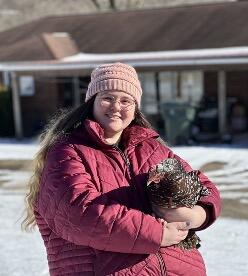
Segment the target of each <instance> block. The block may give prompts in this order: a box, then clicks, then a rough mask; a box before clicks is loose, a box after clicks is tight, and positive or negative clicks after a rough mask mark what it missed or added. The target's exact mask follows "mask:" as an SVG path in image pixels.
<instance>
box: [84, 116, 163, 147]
mask: <svg viewBox="0 0 248 276" xmlns="http://www.w3.org/2000/svg"><path fill="white" fill-rule="evenodd" d="M80 129H81V128H80ZM81 130H82V131H87V133H88V136H89V141H90V142H91V143H92V141H93V142H94V144H96V145H99V146H101V147H109V145H108V144H106V141H105V139H104V131H103V129H102V127H101V126H100V125H99V124H98V123H97V122H95V121H92V120H89V119H86V120H85V122H84V124H83V129H81ZM84 133H85V132H84ZM158 136H159V135H158V133H157V132H156V131H154V130H153V129H148V128H144V127H141V126H137V125H132V126H129V127H127V128H126V129H124V131H123V133H122V138H121V140H122V143H123V145H124V147H125V148H127V147H130V146H136V145H137V144H139V143H141V142H143V141H144V140H146V139H148V138H152V137H153V138H157V137H158Z"/></svg>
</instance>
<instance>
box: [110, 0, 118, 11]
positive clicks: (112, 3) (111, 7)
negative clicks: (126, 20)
mask: <svg viewBox="0 0 248 276" xmlns="http://www.w3.org/2000/svg"><path fill="white" fill-rule="evenodd" d="M109 7H110V9H111V10H115V11H116V10H117V7H116V3H115V0H109Z"/></svg>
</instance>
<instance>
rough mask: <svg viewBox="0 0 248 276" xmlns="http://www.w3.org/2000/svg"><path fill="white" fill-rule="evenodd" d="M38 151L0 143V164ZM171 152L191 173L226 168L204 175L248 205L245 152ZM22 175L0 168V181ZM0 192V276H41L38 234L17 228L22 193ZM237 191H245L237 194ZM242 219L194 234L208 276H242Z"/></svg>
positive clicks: (245, 246) (246, 268)
mask: <svg viewBox="0 0 248 276" xmlns="http://www.w3.org/2000/svg"><path fill="white" fill-rule="evenodd" d="M37 149H38V147H37V145H35V144H27V143H22V144H18V143H12V142H8V141H6V142H4V143H2V142H1V141H0V160H3V159H5V160H9V159H15V160H17V159H21V160H29V159H32V158H33V157H34V154H35V152H36V151H37ZM173 151H174V152H175V153H177V154H178V155H179V156H181V157H182V158H184V159H185V160H187V161H188V162H189V163H190V164H191V166H192V167H193V168H195V169H198V168H200V167H201V166H202V165H205V164H207V163H211V162H223V163H226V165H225V166H224V167H223V168H221V169H219V170H215V171H209V172H207V173H206V174H207V175H208V176H209V177H210V178H211V179H212V180H214V181H215V182H216V183H217V184H218V188H219V190H220V191H221V196H222V197H226V198H232V199H234V198H238V199H240V201H241V202H242V203H244V204H248V193H247V188H248V182H247V176H248V165H247V157H248V148H242V149H241V148H235V147H232V148H228V147H223V146H220V147H174V148H173ZM28 177H29V173H27V172H15V171H9V170H0V183H1V182H3V181H8V182H7V186H8V187H9V186H11V185H12V184H14V183H15V182H16V181H18V182H20V181H21V182H25V181H26V180H27V179H28ZM5 185H6V184H5V183H4V184H3V185H2V189H1V188H0V214H1V216H0V219H1V221H0V225H1V227H0V244H1V250H0V275H1V276H47V275H48V270H47V264H46V256H45V249H44V246H43V242H42V240H41V238H40V235H39V233H38V231H36V232H35V233H33V234H26V233H22V232H21V230H20V220H19V221H18V219H19V218H20V216H21V211H22V210H23V197H24V193H23V191H22V190H9V189H4V187H5ZM242 188H244V189H246V191H244V192H242V190H241V189H242ZM247 228H248V221H246V220H235V219H227V218H219V219H218V220H217V222H216V223H215V224H214V225H212V226H211V227H210V228H208V229H206V230H204V231H202V232H199V233H198V234H199V236H200V237H201V239H202V247H201V248H200V250H201V252H202V254H203V257H204V260H205V262H206V266H207V271H208V276H231V275H235V276H243V275H248V262H247V260H246V258H245V256H246V253H247V251H248V243H247V240H248V231H246V229H247Z"/></svg>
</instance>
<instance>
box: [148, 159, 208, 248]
mask: <svg viewBox="0 0 248 276" xmlns="http://www.w3.org/2000/svg"><path fill="white" fill-rule="evenodd" d="M147 194H148V197H149V199H150V201H151V204H152V205H155V206H160V207H163V208H178V207H188V208H193V207H194V206H195V204H196V203H197V201H198V200H199V198H200V197H201V196H207V195H209V191H208V189H207V188H206V187H204V186H203V185H202V184H201V182H200V179H199V177H198V175H197V172H195V171H192V172H186V171H185V170H184V168H183V166H182V164H181V163H180V162H179V161H178V160H177V159H175V158H167V159H165V160H163V161H162V162H160V163H159V164H157V165H155V166H153V167H151V169H150V170H149V174H148V182H147ZM177 246H179V247H181V248H185V249H191V248H198V247H200V239H199V237H198V236H197V235H196V234H195V232H194V231H193V230H190V231H189V234H188V236H187V237H186V239H185V240H183V241H181V242H180V243H179V244H178V245H177Z"/></svg>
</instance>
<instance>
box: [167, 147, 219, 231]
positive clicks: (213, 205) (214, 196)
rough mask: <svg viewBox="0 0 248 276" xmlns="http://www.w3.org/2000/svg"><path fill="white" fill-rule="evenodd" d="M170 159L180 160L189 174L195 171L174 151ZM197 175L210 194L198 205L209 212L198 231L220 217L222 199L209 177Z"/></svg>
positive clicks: (203, 197) (198, 172) (170, 153)
mask: <svg viewBox="0 0 248 276" xmlns="http://www.w3.org/2000/svg"><path fill="white" fill-rule="evenodd" d="M168 157H169V158H176V159H178V160H179V161H180V162H181V163H182V165H183V167H184V169H185V170H186V171H188V172H189V171H192V170H193V169H192V168H191V166H190V165H189V164H188V163H187V162H186V161H185V160H183V159H182V158H180V157H179V156H177V155H176V154H174V153H173V152H172V151H170V152H169V156H168ZM197 175H198V177H199V178H200V180H201V183H202V185H204V186H206V187H207V188H208V190H209V192H210V194H209V195H208V196H202V197H201V198H200V200H199V201H198V203H197V204H198V205H201V206H202V207H203V208H205V209H206V211H207V220H206V221H205V223H204V224H203V225H202V226H201V227H199V228H198V229H197V230H203V229H205V228H207V227H209V226H210V225H211V224H212V223H213V222H214V221H215V220H216V219H217V217H218V216H219V215H220V212H221V199H220V193H219V191H218V189H217V187H216V186H215V185H214V184H213V182H212V181H210V180H209V179H208V177H207V176H206V175H204V174H203V173H202V172H200V171H199V170H198V171H197Z"/></svg>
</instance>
